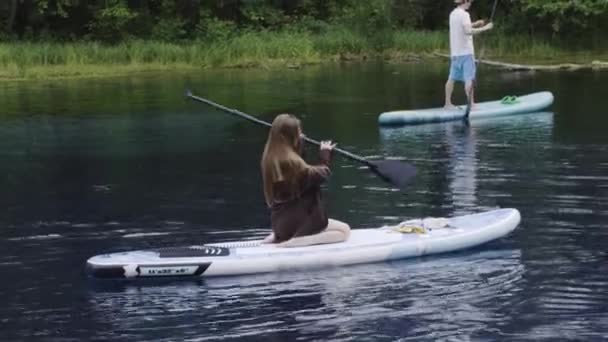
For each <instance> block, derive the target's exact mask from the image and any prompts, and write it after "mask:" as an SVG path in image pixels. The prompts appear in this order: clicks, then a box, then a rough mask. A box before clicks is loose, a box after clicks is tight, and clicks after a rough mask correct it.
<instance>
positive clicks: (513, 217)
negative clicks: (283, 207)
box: [87, 209, 520, 278]
mask: <svg viewBox="0 0 608 342" xmlns="http://www.w3.org/2000/svg"><path fill="white" fill-rule="evenodd" d="M519 222H520V214H519V211H518V210H517V209H497V210H491V211H487V212H483V213H478V214H472V215H465V216H457V217H452V218H443V219H439V218H427V219H418V220H410V221H406V222H403V223H401V224H400V225H396V226H385V227H381V228H375V229H354V230H353V231H352V233H351V236H350V238H349V239H348V240H347V241H345V242H341V243H335V244H326V245H315V246H307V247H297V248H282V247H277V246H276V245H274V244H261V241H259V240H255V241H236V242H227V243H218V244H208V245H203V246H188V247H174V248H160V249H156V250H141V251H132V252H122V253H112V254H102V255H98V256H94V257H92V258H90V259H89V260H88V261H87V269H88V271H89V274H91V275H92V276H93V277H96V278H144V277H167V276H204V277H211V276H229V275H242V274H257V273H268V272H279V271H293V270H299V269H311V268H322V267H329V266H344V265H353V264H362V263H372V262H382V261H387V260H395V259H402V258H408V257H416V256H422V255H429V254H437V253H444V252H451V251H456V250H461V249H465V248H470V247H473V246H477V245H480V244H483V243H486V242H488V241H491V240H494V239H498V238H500V237H502V236H505V235H507V234H509V233H510V232H511V231H513V230H514V229H515V228H516V227H517V225H518V224H519Z"/></svg>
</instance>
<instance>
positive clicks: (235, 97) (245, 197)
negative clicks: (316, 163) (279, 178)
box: [0, 63, 608, 341]
mask: <svg viewBox="0 0 608 342" xmlns="http://www.w3.org/2000/svg"><path fill="white" fill-rule="evenodd" d="M480 71H481V80H480V89H479V91H478V98H479V99H480V100H488V99H496V98H501V97H502V96H504V95H509V94H525V93H529V92H534V91H539V90H550V91H552V92H553V93H554V94H555V97H556V103H555V104H554V106H553V107H552V108H551V112H545V113H537V114H531V115H520V116H512V117H504V118H499V119H487V120H483V121H480V120H478V121H473V122H472V123H471V125H470V127H469V128H467V127H465V126H463V125H462V124H460V123H449V124H432V125H422V126H415V127H405V128H397V129H379V128H378V126H377V124H376V120H377V115H378V114H379V113H380V112H382V111H385V110H389V109H399V108H403V109H405V108H422V107H429V106H438V105H441V103H442V93H443V83H444V81H445V79H444V76H445V75H446V73H447V66H446V65H444V64H438V65H436V64H412V65H392V64H373V63H370V64H364V65H358V64H355V65H346V66H339V65H326V66H314V67H307V68H304V69H301V70H223V71H213V72H200V73H196V74H179V73H176V74H169V73H167V74H161V75H150V74H147V75H137V76H130V77H124V78H115V79H86V80H62V81H52V82H46V81H45V82H40V81H39V82H15V83H10V82H5V83H0V208H2V210H1V211H0V275H1V277H2V282H1V284H0V302H1V303H2V305H0V336H1V337H0V340H2V341H20V340H40V341H84V340H99V341H102V340H103V341H108V340H113V341H134V340H163V341H171V340H187V341H208V340H232V339H247V340H265V341H268V340H272V341H283V340H310V339H316V340H347V339H350V338H353V339H355V340H398V339H402V340H441V339H453V340H479V339H482V340H486V339H489V340H528V339H529V340H551V341H553V340H561V339H573V340H598V339H602V338H605V337H606V336H608V264H607V261H608V252H607V249H606V243H607V242H608V227H607V226H608V134H607V133H606V132H607V131H608V111H607V110H606V108H608V97H607V94H608V92H607V91H606V84H608V74H606V73H593V72H580V73H547V74H544V73H537V74H533V73H532V74H531V73H512V72H501V71H494V70H490V69H487V68H486V69H482V70H480ZM186 87H191V88H192V89H193V90H194V91H195V93H197V94H199V95H202V96H206V97H209V98H211V99H213V100H215V101H218V102H220V103H223V104H226V105H228V106H230V107H233V108H238V109H240V110H242V111H245V112H248V113H252V114H256V115H259V116H260V117H261V118H263V119H267V120H271V119H272V118H273V117H274V115H276V114H278V113H281V112H291V113H295V114H297V115H299V116H300V117H301V118H302V121H303V123H304V128H305V132H306V133H307V134H308V135H309V136H311V137H315V138H333V139H335V140H337V141H338V142H339V143H340V146H341V147H343V148H345V149H348V150H351V151H353V152H355V153H358V154H361V155H365V156H389V157H397V158H405V159H407V160H410V161H412V162H413V163H415V164H416V166H417V167H418V168H419V175H418V177H417V178H416V181H415V182H414V183H413V184H412V186H411V187H410V188H409V189H408V190H407V191H406V192H399V191H395V190H394V189H391V188H390V187H388V186H387V185H386V184H384V183H383V182H382V181H380V180H378V179H377V178H375V177H374V176H373V175H372V174H370V173H369V172H367V171H365V170H362V169H360V167H359V165H353V164H352V163H350V162H348V161H346V160H344V159H341V158H337V159H336V161H335V168H334V176H333V178H332V180H331V182H330V184H329V185H328V189H327V193H326V195H327V201H328V206H329V208H330V211H331V213H332V216H333V217H335V218H338V219H341V220H344V221H347V222H349V223H350V224H351V225H352V226H353V227H373V226H379V225H383V224H388V223H394V222H397V221H400V220H403V219H407V218H413V217H420V216H446V215H454V214H463V213H471V212H476V211H480V210H486V209H490V208H495V207H515V208H518V209H519V210H520V211H521V214H522V223H521V225H520V227H519V228H518V229H517V230H516V231H515V232H514V233H513V234H511V235H509V236H508V237H506V238H503V239H500V240H498V241H495V242H492V243H490V244H487V245H484V246H481V247H479V248H476V249H473V250H467V251H463V252H459V253H452V254H448V255H443V256H433V257H425V258H420V259H411V260H404V261H398V262H391V263H384V264H382V263H381V264H371V265H361V266H354V267H345V268H339V269H326V270H319V271H311V272H299V273H283V274H271V275H260V276H250V277H236V278H217V279H207V280H191V281H190V280H188V281H180V280H178V281H175V280H169V281H153V282H150V281H146V282H113V281H111V282H97V281H92V280H90V279H87V277H86V275H85V273H84V268H83V266H84V263H85V261H86V259H87V258H88V257H90V256H92V255H95V254H100V253H104V252H111V251H122V250H132V249H142V248H151V247H161V246H174V245H185V244H202V243H205V242H220V241H227V240H234V239H246V238H255V237H262V236H264V235H265V234H266V233H267V232H268V229H267V228H266V227H267V226H268V217H267V213H266V211H265V207H264V204H263V198H262V193H261V185H260V176H259V170H258V165H259V158H260V154H261V151H262V148H263V143H264V141H265V137H266V130H265V129H263V128H260V127H257V126H254V125H252V124H250V123H248V122H243V121H241V120H240V119H236V118H233V117H231V116H228V115H226V114H223V113H220V112H218V111H215V110H212V109H209V108H207V107H205V106H203V105H201V104H197V103H191V102H187V101H186V100H184V97H183V92H184V89H185V88H186ZM457 92H458V95H460V96H461V97H462V90H461V89H458V91H457Z"/></svg>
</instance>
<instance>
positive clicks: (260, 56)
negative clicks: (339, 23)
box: [0, 29, 605, 80]
mask: <svg viewBox="0 0 608 342" xmlns="http://www.w3.org/2000/svg"><path fill="white" fill-rule="evenodd" d="M477 50H478V53H481V51H483V54H484V57H494V58H499V59H500V60H517V61H519V62H521V61H530V63H534V62H539V61H543V62H552V61H555V62H565V61H567V62H582V63H585V62H587V63H588V62H591V60H593V59H602V54H601V53H599V52H593V51H584V52H580V51H579V52H577V53H573V52H572V51H567V50H565V49H562V48H558V47H556V46H552V45H550V44H548V43H545V42H542V41H536V40H533V39H530V38H528V37H516V36H508V35H503V34H499V33H498V32H496V33H495V34H494V33H493V34H488V35H486V36H480V37H479V38H478V39H477ZM447 51H448V41H447V33H446V32H425V31H399V32H393V33H389V34H385V35H376V36H371V37H370V36H365V35H362V34H357V33H354V32H353V31H350V30H346V29H345V30H340V29H337V30H332V31H330V32H328V33H325V34H321V35H314V34H310V33H293V32H247V33H241V34H239V35H238V36H235V37H233V38H230V39H227V40H223V41H219V40H218V41H214V42H206V41H192V42H189V43H179V44H171V43H164V42H155V41H141V40H134V41H130V42H124V43H120V44H117V45H112V46H110V45H103V44H100V43H96V42H74V43H45V42H4V43H0V79H4V80H14V79H47V78H61V77H90V76H113V75H121V74H127V73H132V72H143V71H152V70H176V69H201V68H221V67H268V68H269V67H294V66H300V65H304V64H315V63H322V62H324V61H331V60H363V59H372V58H384V59H390V60H395V61H402V60H410V59H412V58H414V59H420V58H422V59H425V58H433V57H431V56H432V53H433V52H447ZM604 56H605V54H604Z"/></svg>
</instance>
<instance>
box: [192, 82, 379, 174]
mask: <svg viewBox="0 0 608 342" xmlns="http://www.w3.org/2000/svg"><path fill="white" fill-rule="evenodd" d="M186 96H187V97H189V98H191V99H193V100H195V101H199V102H202V103H205V104H208V105H210V106H212V107H216V108H218V109H221V110H223V111H225V112H227V113H231V114H234V115H237V116H240V117H242V118H244V119H247V120H249V121H251V122H255V123H257V124H259V125H262V126H266V127H272V125H271V124H270V123H268V122H266V121H263V120H260V119H258V118H256V117H253V116H251V115H249V114H246V113H243V112H241V111H239V110H236V109H232V108H228V107H226V106H223V105H221V104H219V103H216V102H213V101H211V100H207V99H204V98H202V97H198V96H196V95H193V94H192V93H191V92H189V91H188V92H187V93H186ZM304 140H305V141H306V142H308V143H311V144H313V145H317V146H321V143H320V142H319V141H317V140H314V139H311V138H309V137H307V136H304ZM333 150H334V151H336V152H338V153H341V154H342V155H344V156H345V157H347V158H349V159H352V160H354V161H358V162H361V163H364V164H365V165H367V166H369V167H374V168H375V167H376V164H374V163H373V162H371V161H369V160H367V159H365V158H363V157H361V156H358V155H356V154H353V153H350V152H348V151H346V150H343V149H341V148H337V147H335V148H334V149H333Z"/></svg>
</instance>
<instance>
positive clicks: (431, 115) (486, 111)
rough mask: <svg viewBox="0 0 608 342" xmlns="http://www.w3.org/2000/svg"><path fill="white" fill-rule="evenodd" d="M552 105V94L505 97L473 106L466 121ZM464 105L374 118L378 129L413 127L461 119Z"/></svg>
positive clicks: (398, 112) (407, 111) (387, 113)
mask: <svg viewBox="0 0 608 342" xmlns="http://www.w3.org/2000/svg"><path fill="white" fill-rule="evenodd" d="M552 104H553V94H552V93H551V92H548V91H543V92H539V93H534V94H529V95H524V96H518V97H515V96H506V97H505V98H503V99H502V100H498V101H489V102H479V103H476V104H475V105H474V106H473V108H472V109H471V112H470V113H469V119H475V118H485V117H493V116H503V115H514V114H523V113H533V112H537V111H541V110H543V109H546V108H547V107H549V106H551V105H552ZM465 109H466V105H463V106H460V107H456V108H455V109H445V108H443V107H441V108H429V109H418V110H398V111H392V112H385V113H382V114H380V116H379V117H378V123H379V124H380V125H382V126H398V125H415V124H422V123H431V122H444V121H453V120H462V119H464V114H465Z"/></svg>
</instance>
